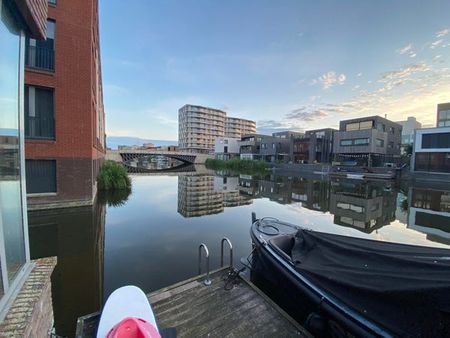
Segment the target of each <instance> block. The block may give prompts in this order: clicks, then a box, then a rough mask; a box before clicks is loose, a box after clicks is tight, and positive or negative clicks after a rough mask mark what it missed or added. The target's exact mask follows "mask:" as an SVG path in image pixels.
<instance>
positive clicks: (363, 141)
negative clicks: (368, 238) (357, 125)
mask: <svg viewBox="0 0 450 338" xmlns="http://www.w3.org/2000/svg"><path fill="white" fill-rule="evenodd" d="M354 144H355V145H358V146H361V145H367V144H369V139H368V138H357V139H355V140H354Z"/></svg>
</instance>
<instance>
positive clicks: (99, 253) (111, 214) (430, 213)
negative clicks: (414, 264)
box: [29, 170, 450, 336]
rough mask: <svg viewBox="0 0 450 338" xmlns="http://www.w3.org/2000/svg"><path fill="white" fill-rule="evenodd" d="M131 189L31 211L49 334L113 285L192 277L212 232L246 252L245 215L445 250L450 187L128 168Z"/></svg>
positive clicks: (150, 285) (69, 329)
mask: <svg viewBox="0 0 450 338" xmlns="http://www.w3.org/2000/svg"><path fill="white" fill-rule="evenodd" d="M132 181H133V191H132V193H131V194H129V195H128V193H126V194H123V195H113V196H111V195H109V196H103V195H101V194H99V195H98V199H97V203H96V204H95V205H94V206H93V207H86V208H72V209H55V210H52V211H39V212H29V224H30V231H29V232H30V247H31V255H32V258H37V257H46V256H55V255H56V256H57V257H58V265H57V268H56V270H55V273H54V274H53V277H52V284H53V285H52V294H53V302H54V311H55V325H56V328H57V333H58V334H60V335H64V336H72V335H73V332H74V330H75V325H76V318H77V317H79V316H82V315H85V314H87V313H91V312H95V311H98V310H99V309H100V307H101V305H102V301H103V300H104V299H106V298H107V296H108V295H109V294H110V293H111V292H112V291H113V290H115V289H116V288H118V287H120V286H123V285H127V284H133V285H137V286H139V287H141V288H142V289H143V290H144V291H146V292H151V291H153V290H157V289H159V288H162V287H166V286H168V285H171V284H173V283H176V282H179V281H181V280H183V279H186V278H189V277H192V276H194V275H195V274H196V273H197V271H198V266H197V264H198V262H197V248H198V245H199V243H201V242H204V243H206V244H207V245H208V247H209V249H210V252H211V261H210V263H211V269H215V268H217V267H218V266H219V262H220V239H221V238H222V237H223V236H226V237H228V238H230V239H231V241H232V242H233V248H234V253H235V257H236V258H240V257H243V256H247V255H248V254H249V253H250V251H251V242H250V235H249V228H250V214H251V212H253V211H254V212H256V214H257V215H258V216H259V217H262V216H272V217H276V218H279V219H283V220H286V221H288V222H291V223H294V224H298V225H302V226H305V227H307V228H311V229H315V230H318V231H324V232H331V233H338V234H343V235H349V236H357V237H363V238H372V239H377V240H384V241H392V242H401V243H409V244H416V245H426V246H439V247H446V248H450V187H448V188H446V187H443V186H442V185H441V186H439V187H431V186H430V185H425V186H418V185H415V186H409V187H406V188H405V189H403V190H401V189H400V188H399V187H396V186H393V185H390V184H387V183H385V182H362V181H353V180H328V179H321V178H320V177H314V176H313V177H293V176H282V175H269V176H267V177H264V178H260V177H252V176H249V175H240V176H229V175H226V174H224V173H220V174H216V175H212V174H209V173H208V172H207V171H206V170H204V171H203V174H200V173H199V172H185V173H180V174H175V175H173V176H170V175H168V176H160V175H158V176H156V175H149V174H141V175H132Z"/></svg>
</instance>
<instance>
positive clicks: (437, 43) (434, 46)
mask: <svg viewBox="0 0 450 338" xmlns="http://www.w3.org/2000/svg"><path fill="white" fill-rule="evenodd" d="M442 42H444V39H440V40H436V41H434V42H432V43H431V45H430V48H431V49H435V48H436V47H438V46H439V45H440V44H441V43H442Z"/></svg>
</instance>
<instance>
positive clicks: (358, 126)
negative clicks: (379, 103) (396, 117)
mask: <svg viewBox="0 0 450 338" xmlns="http://www.w3.org/2000/svg"><path fill="white" fill-rule="evenodd" d="M372 127H373V121H362V122H354V123H348V124H347V125H346V126H345V130H346V131H353V130H363V129H372Z"/></svg>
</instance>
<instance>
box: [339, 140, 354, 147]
mask: <svg viewBox="0 0 450 338" xmlns="http://www.w3.org/2000/svg"><path fill="white" fill-rule="evenodd" d="M352 144H353V141H352V140H341V146H343V147H345V146H351V145H352Z"/></svg>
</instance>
